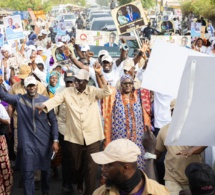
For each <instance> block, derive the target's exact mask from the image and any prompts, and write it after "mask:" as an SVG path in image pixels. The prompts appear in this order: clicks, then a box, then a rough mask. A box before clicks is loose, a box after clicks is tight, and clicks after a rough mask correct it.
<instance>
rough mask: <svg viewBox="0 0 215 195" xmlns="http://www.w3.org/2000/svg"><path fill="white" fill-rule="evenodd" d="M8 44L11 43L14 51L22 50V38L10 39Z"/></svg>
mask: <svg viewBox="0 0 215 195" xmlns="http://www.w3.org/2000/svg"><path fill="white" fill-rule="evenodd" d="M8 45H10V48H11V50H12V53H15V52H17V50H20V47H21V44H20V40H13V41H8Z"/></svg>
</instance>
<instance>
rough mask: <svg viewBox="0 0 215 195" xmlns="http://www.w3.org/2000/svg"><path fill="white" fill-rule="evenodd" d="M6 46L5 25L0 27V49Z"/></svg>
mask: <svg viewBox="0 0 215 195" xmlns="http://www.w3.org/2000/svg"><path fill="white" fill-rule="evenodd" d="M3 45H4V25H0V47H2V46H3Z"/></svg>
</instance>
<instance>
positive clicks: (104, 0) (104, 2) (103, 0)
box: [96, 0, 108, 6]
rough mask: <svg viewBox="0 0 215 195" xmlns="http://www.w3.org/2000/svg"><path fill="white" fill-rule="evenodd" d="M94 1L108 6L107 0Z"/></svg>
mask: <svg viewBox="0 0 215 195" xmlns="http://www.w3.org/2000/svg"><path fill="white" fill-rule="evenodd" d="M96 3H97V4H99V5H101V6H108V0H96Z"/></svg>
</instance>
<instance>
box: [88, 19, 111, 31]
mask: <svg viewBox="0 0 215 195" xmlns="http://www.w3.org/2000/svg"><path fill="white" fill-rule="evenodd" d="M107 25H114V21H113V20H105V21H94V22H93V24H92V26H91V29H90V30H102V28H104V27H105V26H107Z"/></svg>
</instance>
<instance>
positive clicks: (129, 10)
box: [111, 1, 148, 35]
mask: <svg viewBox="0 0 215 195" xmlns="http://www.w3.org/2000/svg"><path fill="white" fill-rule="evenodd" d="M111 15H112V17H113V19H114V23H115V26H116V29H117V31H118V33H119V35H121V34H124V33H128V32H131V31H134V30H135V29H139V28H141V27H142V26H145V25H147V23H148V22H147V18H146V15H145V13H144V11H143V7H142V4H141V2H140V1H134V2H131V3H128V4H125V5H123V6H120V7H117V8H115V9H113V10H112V11H111Z"/></svg>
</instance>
